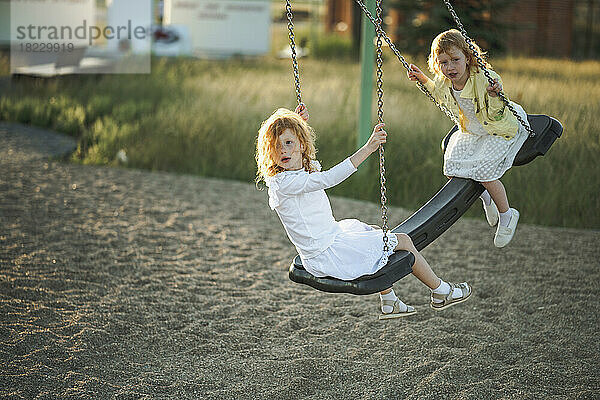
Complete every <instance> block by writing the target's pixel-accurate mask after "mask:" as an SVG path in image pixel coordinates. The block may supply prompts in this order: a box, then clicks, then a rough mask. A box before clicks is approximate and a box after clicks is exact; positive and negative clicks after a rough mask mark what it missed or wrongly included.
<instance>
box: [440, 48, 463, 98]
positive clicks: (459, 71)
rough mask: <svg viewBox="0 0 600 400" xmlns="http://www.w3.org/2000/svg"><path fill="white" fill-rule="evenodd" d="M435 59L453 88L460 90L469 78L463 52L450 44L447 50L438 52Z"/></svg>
mask: <svg viewBox="0 0 600 400" xmlns="http://www.w3.org/2000/svg"><path fill="white" fill-rule="evenodd" d="M437 59H438V64H439V66H440V69H441V70H442V73H443V74H444V76H445V77H446V78H448V79H450V81H451V82H452V84H453V85H454V88H455V89H458V90H461V89H462V88H463V87H464V85H465V83H466V82H467V79H469V74H468V72H467V57H466V56H465V53H463V52H462V51H461V50H460V49H459V48H458V47H456V46H452V47H451V48H450V49H449V50H448V52H446V53H440V54H438V57H437Z"/></svg>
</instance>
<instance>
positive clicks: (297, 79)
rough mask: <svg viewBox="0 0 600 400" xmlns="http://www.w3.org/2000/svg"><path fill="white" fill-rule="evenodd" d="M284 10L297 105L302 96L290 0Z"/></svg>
mask: <svg viewBox="0 0 600 400" xmlns="http://www.w3.org/2000/svg"><path fill="white" fill-rule="evenodd" d="M285 9H286V10H287V18H288V30H289V31H290V33H289V37H290V49H291V50H292V67H293V68H294V82H295V87H296V98H297V99H298V104H300V103H302V94H301V93H300V73H299V72H298V60H297V59H296V42H295V40H294V23H293V22H292V17H293V14H292V5H291V3H290V0H286V1H285Z"/></svg>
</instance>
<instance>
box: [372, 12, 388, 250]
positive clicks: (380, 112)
mask: <svg viewBox="0 0 600 400" xmlns="http://www.w3.org/2000/svg"><path fill="white" fill-rule="evenodd" d="M381 3H382V0H377V1H376V11H377V24H376V25H375V28H376V30H377V52H376V53H377V119H378V121H379V123H380V124H382V123H383V57H382V52H381V46H382V44H383V41H382V40H381V37H382V32H383V29H382V25H383V18H382V14H383V8H382V5H381ZM379 181H380V183H381V220H382V226H381V229H382V230H383V251H384V252H386V253H387V251H388V249H389V245H388V241H389V238H388V236H387V233H388V218H387V197H386V187H385V183H386V181H385V154H384V148H383V144H380V145H379Z"/></svg>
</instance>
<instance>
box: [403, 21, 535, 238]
mask: <svg viewBox="0 0 600 400" xmlns="http://www.w3.org/2000/svg"><path fill="white" fill-rule="evenodd" d="M473 44H474V45H475V48H476V49H477V52H478V53H479V54H480V55H482V52H481V50H480V48H479V47H478V46H477V45H476V44H475V43H473ZM482 57H483V56H482ZM428 64H429V70H430V71H431V72H432V73H433V74H434V79H433V80H431V79H429V78H428V77H427V76H426V75H425V74H424V73H423V72H421V70H420V69H419V68H418V67H416V66H415V65H412V64H411V65H410V71H408V77H409V78H410V79H411V80H413V81H419V82H421V83H422V84H423V85H425V87H426V88H427V90H429V91H430V92H431V93H432V94H433V96H434V97H435V98H436V100H438V101H439V102H440V103H441V104H443V105H445V106H446V107H447V108H448V109H449V110H450V111H451V112H452V114H454V115H455V116H456V115H458V118H456V119H457V120H458V121H459V131H458V132H456V133H455V134H454V135H452V137H451V139H450V141H449V143H448V146H447V147H446V152H445V154H444V174H445V175H446V176H448V177H452V176H456V177H461V178H469V179H473V180H475V181H477V182H480V183H481V184H482V185H483V186H484V187H485V189H486V190H485V191H484V192H483V193H482V195H481V199H482V201H483V208H484V210H485V215H486V219H487V221H488V223H489V224H490V225H491V226H495V225H497V228H496V235H495V236H494V244H495V245H496V247H504V246H506V245H507V244H508V243H509V242H510V241H511V240H512V238H513V235H514V233H515V229H516V227H517V222H518V221H519V212H518V211H517V210H515V209H514V208H510V207H509V204H508V198H507V196H506V190H505V189H504V185H502V182H500V178H501V177H502V175H504V173H505V172H506V171H507V170H508V169H509V168H510V167H511V166H512V164H513V161H514V159H515V156H516V155H517V152H518V151H519V149H520V148H521V146H522V145H523V143H524V142H525V140H526V139H527V136H528V132H527V130H526V129H525V128H524V127H522V126H520V124H519V121H518V120H517V119H516V118H515V116H514V115H513V114H512V113H511V111H510V110H509V109H508V107H506V105H505V104H504V102H503V101H502V99H501V98H499V97H498V92H499V91H501V90H502V80H501V79H500V76H499V75H498V74H497V73H495V72H494V71H492V70H490V69H488V70H489V72H490V75H491V76H492V78H493V79H494V82H495V83H494V84H493V85H490V84H489V81H488V79H487V77H486V76H485V75H484V73H483V70H481V69H480V68H479V67H478V66H477V60H476V58H475V57H474V55H473V54H472V53H471V51H470V50H469V46H468V44H467V42H466V41H465V39H464V37H463V36H462V34H461V33H460V32H459V31H457V30H456V29H451V30H448V31H445V32H442V33H440V34H439V35H438V36H437V37H436V38H435V39H434V40H433V43H432V44H431V53H430V54H429V59H428ZM487 67H488V66H486V68H487ZM511 105H512V106H513V107H514V108H515V109H516V110H517V112H518V113H519V115H520V116H521V118H522V119H523V120H525V121H526V120H527V114H526V113H525V111H524V110H523V108H522V107H521V106H520V105H518V104H516V103H514V102H511Z"/></svg>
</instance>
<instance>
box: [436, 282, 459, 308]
mask: <svg viewBox="0 0 600 400" xmlns="http://www.w3.org/2000/svg"><path fill="white" fill-rule="evenodd" d="M440 281H442V280H441V279H440ZM432 292H433V293H438V294H448V293H450V285H448V284H447V283H446V282H444V281H442V282H441V283H440V286H438V287H437V288H435V289H433V290H432ZM462 295H463V292H462V289H459V288H454V290H453V291H452V298H453V299H458V298H459V297H462ZM433 302H434V303H442V300H437V299H433Z"/></svg>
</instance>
